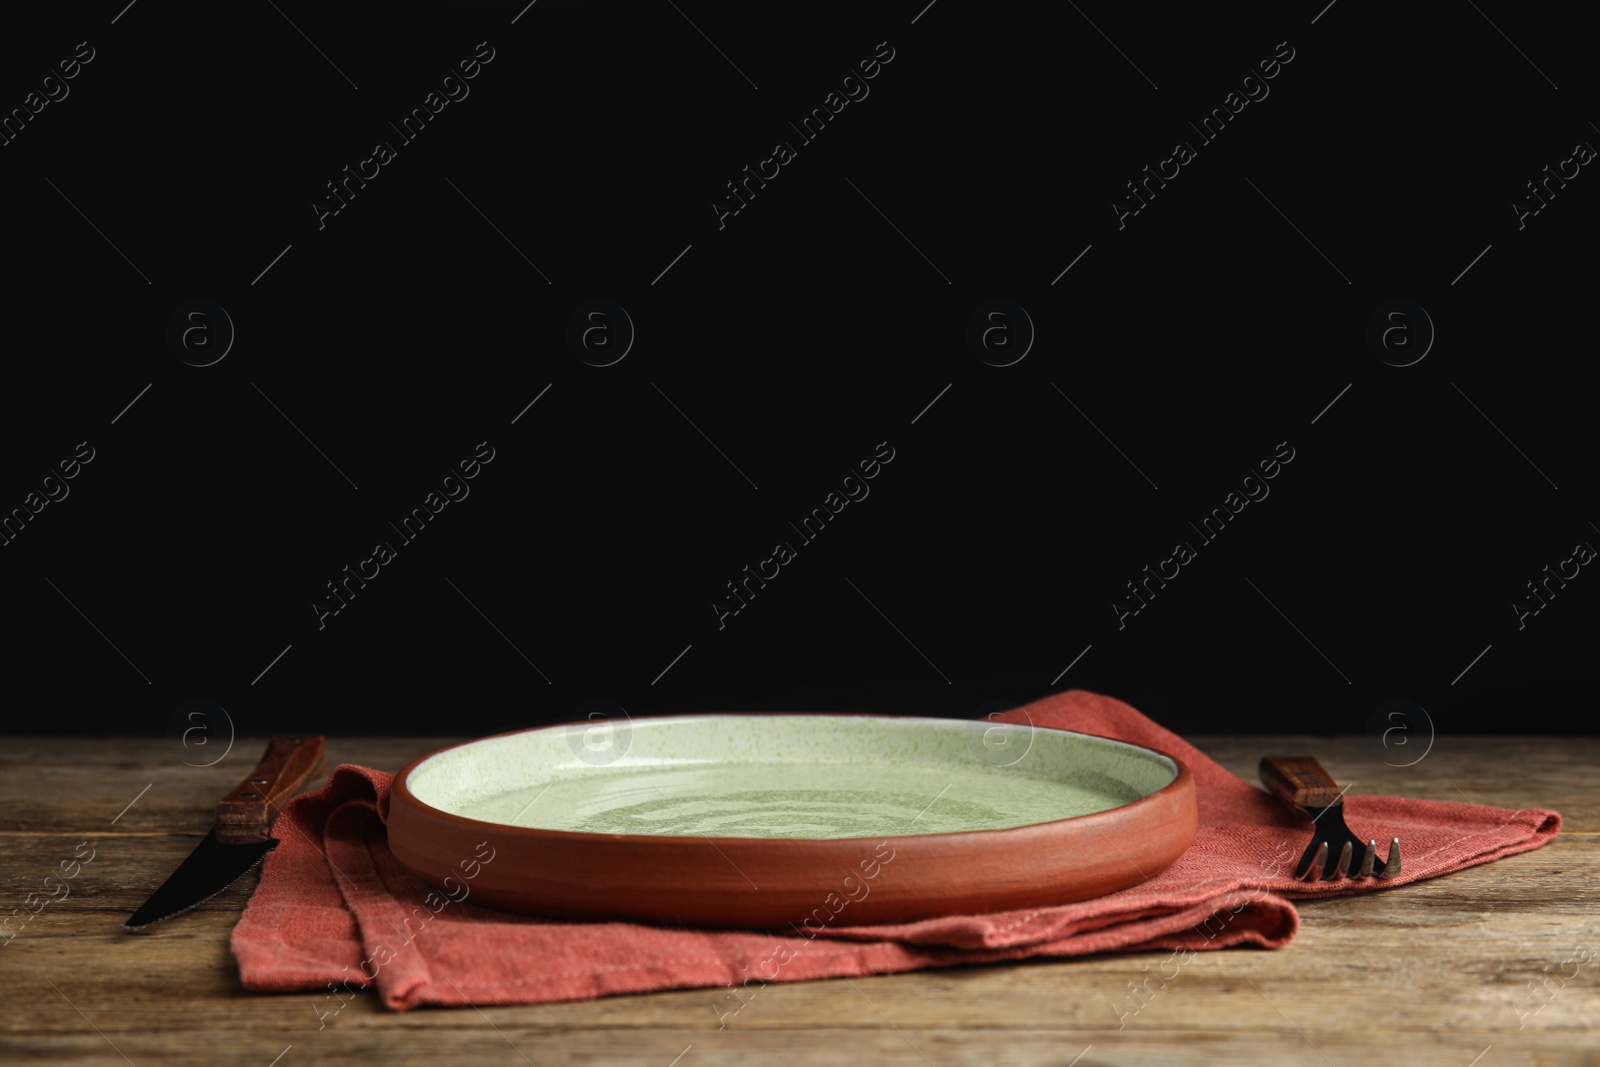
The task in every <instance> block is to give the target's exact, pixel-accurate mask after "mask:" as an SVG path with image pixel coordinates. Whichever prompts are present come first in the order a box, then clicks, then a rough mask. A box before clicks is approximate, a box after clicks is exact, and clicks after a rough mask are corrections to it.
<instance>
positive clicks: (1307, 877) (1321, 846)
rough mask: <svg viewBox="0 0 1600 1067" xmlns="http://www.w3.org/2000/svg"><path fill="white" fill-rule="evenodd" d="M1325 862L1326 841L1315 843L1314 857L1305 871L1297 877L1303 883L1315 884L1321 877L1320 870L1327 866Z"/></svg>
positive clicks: (1326, 854) (1326, 855) (1326, 857)
mask: <svg viewBox="0 0 1600 1067" xmlns="http://www.w3.org/2000/svg"><path fill="white" fill-rule="evenodd" d="M1327 862H1328V843H1327V842H1326V841H1320V842H1318V843H1317V854H1316V856H1315V857H1313V858H1312V860H1311V863H1310V865H1309V866H1307V867H1306V869H1305V871H1303V872H1302V873H1301V874H1300V876H1299V877H1300V878H1301V880H1303V881H1307V882H1315V881H1316V880H1317V879H1319V878H1321V877H1322V868H1323V867H1324V866H1326V865H1327Z"/></svg>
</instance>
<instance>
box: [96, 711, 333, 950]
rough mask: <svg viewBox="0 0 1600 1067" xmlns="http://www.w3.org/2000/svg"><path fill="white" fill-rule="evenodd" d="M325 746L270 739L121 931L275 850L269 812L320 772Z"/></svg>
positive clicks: (196, 899) (180, 906)
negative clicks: (201, 832)
mask: <svg viewBox="0 0 1600 1067" xmlns="http://www.w3.org/2000/svg"><path fill="white" fill-rule="evenodd" d="M324 747H325V743H324V740H323V738H321V737H311V736H308V735H298V734H290V735H285V736H282V737H274V738H273V739H272V740H271V741H270V742H269V743H268V745H267V752H266V755H264V756H262V757H261V762H260V763H259V764H257V765H256V769H255V770H253V771H251V772H250V773H249V774H248V775H246V776H245V779H244V781H242V782H240V783H239V784H238V785H237V786H235V787H234V789H233V792H231V793H229V794H228V795H227V796H225V797H223V798H222V800H221V802H219V803H218V804H217V821H216V824H215V825H214V826H212V828H211V831H210V833H208V834H206V836H205V839H204V840H202V841H201V842H200V844H199V845H197V846H196V847H195V850H194V851H193V852H191V853H190V854H189V858H188V859H186V860H184V861H183V863H182V864H181V865H179V867H178V869H177V870H175V871H173V872H172V876H171V877H170V878H168V879H167V880H166V881H165V882H164V883H162V885H161V888H160V889H157V890H156V891H155V892H154V893H152V894H151V895H150V899H149V900H147V901H145V902H144V906H143V907H141V908H140V909H139V910H138V911H136V912H134V913H133V915H132V916H131V917H130V918H129V919H128V921H127V923H126V924H124V929H126V930H127V931H128V932H129V933H143V932H145V931H146V930H147V929H148V928H149V926H150V924H151V923H154V922H159V921H160V920H162V919H170V918H171V917H172V916H174V915H177V914H179V913H180V912H185V911H188V910H189V909H190V908H192V907H194V906H195V905H197V904H200V903H201V902H202V901H206V900H209V899H210V898H212V897H214V896H216V895H217V894H218V893H220V892H222V891H223V890H224V889H226V888H228V886H230V885H232V884H233V883H234V882H236V881H238V880H239V879H240V878H241V877H242V876H243V875H244V874H245V873H246V872H247V871H249V870H250V868H252V867H254V866H255V865H256V864H257V863H260V862H261V859H262V857H264V856H265V855H266V854H267V853H268V852H271V851H272V850H273V849H275V848H277V847H278V839H277V838H275V837H272V836H271V835H270V834H268V832H267V830H268V828H269V827H270V826H271V825H272V817H273V812H274V811H275V810H277V809H279V808H282V806H283V804H284V802H285V801H287V800H288V799H289V797H290V796H292V795H293V794H294V791H295V790H296V789H298V788H300V784H301V783H302V782H304V781H305V780H306V779H307V778H308V777H310V776H311V775H312V774H313V773H319V772H320V771H321V770H322V755H323V749H324Z"/></svg>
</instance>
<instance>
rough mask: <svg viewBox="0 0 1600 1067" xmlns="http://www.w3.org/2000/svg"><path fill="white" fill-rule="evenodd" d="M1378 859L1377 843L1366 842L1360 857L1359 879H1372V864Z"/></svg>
mask: <svg viewBox="0 0 1600 1067" xmlns="http://www.w3.org/2000/svg"><path fill="white" fill-rule="evenodd" d="M1377 858H1378V842H1377V841H1368V842H1367V847H1366V851H1365V852H1364V853H1363V854H1362V856H1361V873H1360V874H1359V875H1357V877H1359V878H1370V877H1372V864H1373V861H1375V860H1376V859H1377Z"/></svg>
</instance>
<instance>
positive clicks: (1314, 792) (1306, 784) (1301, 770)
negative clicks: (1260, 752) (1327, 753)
mask: <svg viewBox="0 0 1600 1067" xmlns="http://www.w3.org/2000/svg"><path fill="white" fill-rule="evenodd" d="M1261 783H1262V784H1263V785H1265V786H1266V787H1267V788H1268V789H1270V790H1271V791H1272V793H1273V795H1274V796H1276V797H1277V798H1278V799H1279V800H1281V801H1283V802H1284V803H1285V804H1290V805H1293V806H1294V807H1297V808H1302V809H1304V808H1331V807H1335V806H1337V805H1338V804H1339V803H1340V799H1339V797H1340V794H1339V787H1338V785H1336V784H1335V783H1334V780H1333V776H1332V775H1331V774H1329V773H1328V772H1327V771H1325V770H1323V769H1322V764H1320V763H1318V762H1317V761H1316V760H1314V759H1312V758H1311V757H1310V756H1263V757H1261Z"/></svg>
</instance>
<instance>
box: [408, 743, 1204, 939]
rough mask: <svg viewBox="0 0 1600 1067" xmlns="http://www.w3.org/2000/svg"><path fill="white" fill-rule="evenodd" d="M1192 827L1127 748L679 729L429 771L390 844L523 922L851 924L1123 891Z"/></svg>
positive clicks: (1143, 753)
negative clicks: (525, 918)
mask: <svg viewBox="0 0 1600 1067" xmlns="http://www.w3.org/2000/svg"><path fill="white" fill-rule="evenodd" d="M1195 828H1196V808H1195V797H1194V783H1193V780H1192V779H1191V777H1190V774H1189V770H1188V768H1187V767H1185V766H1184V765H1183V764H1182V763H1181V762H1179V761H1178V760H1176V759H1174V758H1173V757H1171V756H1167V755H1164V754H1162V753H1160V752H1156V751H1154V750H1151V749H1147V748H1141V747H1140V746H1137V745H1132V744H1129V743H1127V742H1123V741H1114V740H1110V739H1108V738H1103V737H1094V736H1091V735H1088V734H1080V733H1072V732H1069V731H1065V730H1051V729H1044V728H1038V727H1030V726H1023V725H1012V724H1001V723H995V722H992V721H987V720H983V721H977V722H967V721H961V720H950V719H925V718H908V717H898V716H873V715H809V714H757V715H687V716H670V717H662V718H653V719H632V720H629V719H622V720H617V721H604V722H598V723H597V722H581V723H569V724H564V725H559V726H549V727H542V728H539V729H534V730H523V731H519V732H516V733H510V734H502V735H499V736H496V737H488V738H484V739H481V740H478V741H470V742H466V743H464V744H460V745H453V746H451V747H449V748H445V749H442V750H440V751H438V752H435V753H432V754H431V755H428V756H424V757H422V758H421V759H418V760H416V761H414V762H412V763H411V764H409V765H407V766H406V767H405V769H403V770H402V771H401V772H400V773H399V774H398V775H396V776H395V780H394V786H393V792H392V801H391V807H390V812H389V846H390V849H391V851H392V852H393V853H394V855H395V858H396V859H398V860H399V861H400V862H401V863H402V864H403V865H405V866H406V867H407V868H409V869H411V870H412V871H414V872H416V873H417V874H418V875H420V876H422V877H423V878H424V879H426V880H428V881H430V882H432V883H434V884H436V885H439V886H441V887H442V888H444V889H445V890H446V891H450V890H451V889H452V887H455V888H456V889H457V890H458V891H459V890H463V889H464V890H465V891H467V892H469V893H470V895H471V897H472V899H473V900H474V902H476V903H481V904H488V905H490V906H493V907H499V908H505V909H509V910H513V911H521V912H528V913H533V914H541V915H547V916H551V917H559V918H583V919H632V920H639V921H647V922H658V923H669V924H681V925H696V926H705V925H712V926H739V927H760V926H778V925H784V924H789V923H797V924H798V923H802V922H807V923H810V924H813V925H814V924H815V923H817V922H819V921H821V919H822V917H826V918H827V919H828V921H830V922H831V923H833V924H834V925H838V926H843V925H850V926H855V925H862V924H869V923H886V922H902V921H909V920H913V919H918V918H926V917H929V916H934V915H941V914H954V913H965V912H987V911H1001V910H1007V909H1011V908H1023V907H1039V906H1045V905H1049V904H1062V903H1068V902H1070V901H1074V900H1082V899H1086V898H1089V897H1094V896H1100V895H1102V894H1105V893H1110V892H1114V891H1116V890H1118V889H1123V888H1126V887H1127V886H1130V885H1134V884H1136V883H1138V882H1141V881H1143V880H1145V879H1146V878H1148V877H1150V876H1152V875H1154V874H1156V873H1158V872H1159V871H1161V870H1163V869H1165V868H1166V867H1167V866H1168V865H1169V864H1171V863H1172V861H1173V860H1175V859H1176V858H1177V857H1178V856H1179V855H1180V854H1182V852H1183V851H1184V849H1186V848H1188V846H1189V844H1190V843H1191V842H1192V841H1193V840H1194V835H1195ZM485 856H489V857H492V858H490V859H488V860H484V857H485ZM469 872H470V875H471V877H470V879H468V877H467V874H468V873H469ZM447 879H448V880H447Z"/></svg>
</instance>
